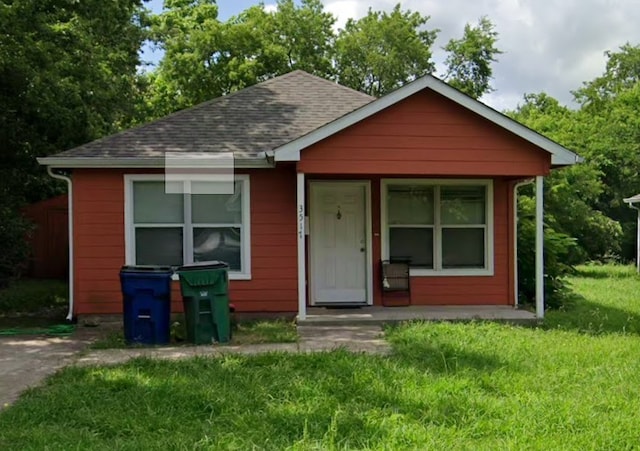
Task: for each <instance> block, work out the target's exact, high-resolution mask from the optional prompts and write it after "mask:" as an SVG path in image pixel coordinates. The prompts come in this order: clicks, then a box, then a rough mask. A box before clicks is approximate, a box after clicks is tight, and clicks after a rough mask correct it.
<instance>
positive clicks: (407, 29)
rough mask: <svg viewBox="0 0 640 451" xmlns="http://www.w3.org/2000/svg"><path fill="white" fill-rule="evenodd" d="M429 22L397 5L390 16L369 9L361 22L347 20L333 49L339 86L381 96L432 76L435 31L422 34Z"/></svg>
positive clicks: (427, 18) (418, 14)
mask: <svg viewBox="0 0 640 451" xmlns="http://www.w3.org/2000/svg"><path fill="white" fill-rule="evenodd" d="M428 20H429V17H428V16H422V15H420V13H417V12H411V11H410V10H407V11H402V10H401V9H400V4H397V5H396V6H395V8H394V9H393V10H392V11H391V12H390V13H386V12H379V11H375V12H374V11H372V10H371V9H369V12H368V13H367V15H366V16H365V17H363V18H362V19H360V20H353V19H349V20H348V21H347V24H346V26H345V28H344V30H341V31H340V33H339V35H338V38H337V40H336V45H335V47H336V48H335V65H336V73H337V81H338V83H340V84H343V85H345V86H349V87H350V88H353V89H357V90H360V91H363V92H366V93H367V94H370V95H374V96H381V95H384V94H386V93H389V92H390V91H393V90H394V89H397V88H399V87H401V86H402V85H404V84H406V83H407V82H409V81H412V80H414V79H415V78H417V77H420V76H422V75H424V74H427V73H431V72H433V69H434V65H433V62H432V61H431V46H432V45H433V42H434V41H435V38H436V36H437V33H438V30H431V31H429V30H425V29H424V26H425V25H426V23H427V21H428Z"/></svg>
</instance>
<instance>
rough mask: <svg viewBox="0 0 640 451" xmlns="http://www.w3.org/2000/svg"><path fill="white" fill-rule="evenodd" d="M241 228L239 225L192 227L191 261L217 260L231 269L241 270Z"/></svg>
mask: <svg viewBox="0 0 640 451" xmlns="http://www.w3.org/2000/svg"><path fill="white" fill-rule="evenodd" d="M241 236H242V234H241V229H240V228H239V227H215V228H214V227H206V228H205V227H199V228H194V229H193V261H194V262H206V261H213V260H219V261H223V262H225V263H227V264H228V265H229V269H230V270H232V271H241V270H242V266H241V247H240V243H241V239H242V238H241Z"/></svg>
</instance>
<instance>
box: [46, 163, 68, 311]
mask: <svg viewBox="0 0 640 451" xmlns="http://www.w3.org/2000/svg"><path fill="white" fill-rule="evenodd" d="M47 174H49V175H50V176H51V177H53V178H54V179H58V180H64V181H65V182H67V193H68V194H67V195H68V203H69V206H68V216H69V313H68V314H67V321H72V320H73V291H74V290H73V185H72V183H71V178H70V177H69V176H66V175H63V174H55V173H54V172H53V169H52V168H51V166H47Z"/></svg>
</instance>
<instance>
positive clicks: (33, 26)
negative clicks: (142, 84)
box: [0, 0, 144, 284]
mask: <svg viewBox="0 0 640 451" xmlns="http://www.w3.org/2000/svg"><path fill="white" fill-rule="evenodd" d="M143 17H144V11H143V9H142V7H141V1H140V0H128V1H127V0H122V1H118V2H103V1H99V0H83V1H81V2H80V1H73V0H22V1H7V0H5V1H1V2H0V30H2V33H0V143H2V146H0V205H2V208H0V224H1V226H0V236H1V237H2V242H3V243H5V244H6V246H9V247H11V248H12V251H11V252H6V253H5V254H3V256H2V258H1V259H0V284H2V283H4V282H6V280H7V279H8V278H9V277H11V276H13V275H14V274H13V273H12V271H13V269H12V268H14V269H15V268H18V267H19V265H20V263H22V262H21V261H19V260H20V259H21V258H23V256H24V248H22V249H17V247H19V246H22V247H24V246H25V239H24V238H25V236H26V230H27V227H26V225H25V224H24V221H23V220H22V219H21V217H20V213H19V208H20V206H21V205H22V204H24V203H25V202H32V201H36V200H40V199H42V198H46V197H48V196H50V195H51V194H52V193H54V192H56V191H57V190H59V189H60V188H59V186H58V185H57V184H56V183H54V182H53V181H52V179H50V178H49V177H48V176H46V174H45V172H44V170H43V168H41V167H39V166H38V164H37V162H36V157H40V156H46V155H49V154H51V153H53V152H59V151H62V150H66V149H68V148H71V147H74V146H77V145H80V144H83V143H85V142H88V141H91V140H93V139H96V138H99V137H100V136H103V135H105V134H108V133H111V132H113V131H115V130H117V129H118V128H120V127H122V126H126V125H127V124H128V123H130V119H131V117H132V115H133V114H134V113H135V99H136V96H135V93H136V68H137V66H138V64H139V59H138V51H139V49H140V46H141V43H142V40H143V39H144V26H143ZM63 189H64V188H63Z"/></svg>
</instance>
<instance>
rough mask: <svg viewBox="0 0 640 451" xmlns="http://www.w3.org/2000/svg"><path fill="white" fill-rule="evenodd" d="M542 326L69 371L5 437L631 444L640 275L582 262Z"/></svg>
mask: <svg viewBox="0 0 640 451" xmlns="http://www.w3.org/2000/svg"><path fill="white" fill-rule="evenodd" d="M572 282H573V284H574V287H575V290H576V292H577V293H578V294H579V295H582V296H583V297H584V299H583V300H579V301H577V304H576V307H575V309H574V310H572V311H570V312H554V313H551V314H549V316H548V321H547V323H546V324H545V325H544V326H543V327H539V328H527V327H516V326H509V325H500V324H489V323H471V324H446V323H440V324H409V325H405V326H401V327H397V328H392V329H389V330H388V331H387V336H388V339H389V341H390V343H391V344H392V346H393V348H394V351H395V352H394V354H393V355H391V356H386V357H385V356H369V355H363V354H351V353H348V352H346V351H336V352H330V353H321V354H302V355H290V354H268V355H262V356H255V357H247V356H228V357H226V358H221V359H209V358H198V359H194V360H189V361H182V362H166V361H153V360H135V361H132V362H129V363H127V364H125V365H119V366H116V367H109V368H105V367H98V368H96V367H93V368H67V369H66V370H64V371H62V372H61V373H59V374H57V375H56V376H54V377H53V378H51V379H49V381H48V383H47V384H46V385H45V386H43V387H41V388H38V389H35V390H31V391H29V392H28V393H27V394H25V396H23V397H22V398H21V400H20V401H19V402H18V403H17V404H16V405H15V406H13V407H11V408H9V409H8V410H7V411H5V412H4V413H2V414H0V449H7V450H12V449H16V450H18V449H20V450H22V449H131V450H137V449H242V450H245V449H287V448H289V449H347V448H360V449H361V448H371V449H412V448H413V449H417V448H419V449H473V450H475V449H523V448H526V449H632V448H633V447H635V446H637V444H638V443H640V428H639V427H638V423H639V422H640V414H639V412H640V358H639V357H640V354H639V349H640V335H638V334H639V333H640V323H639V321H640V296H638V293H640V278H638V277H637V276H636V275H635V274H633V272H632V271H631V270H630V269H617V268H613V269H612V268H608V267H604V268H597V267H595V268H594V267H585V268H581V273H580V274H579V275H578V276H577V277H576V278H574V280H573V281H572Z"/></svg>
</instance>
